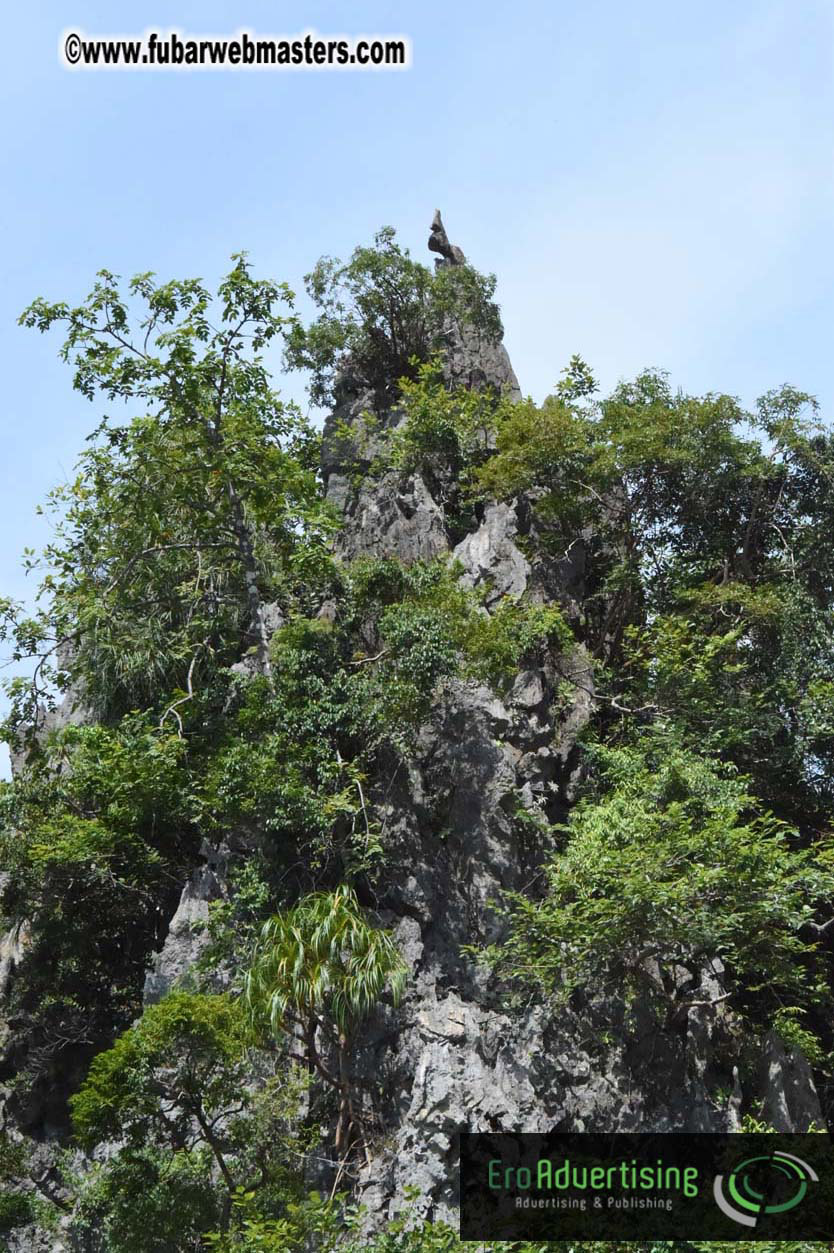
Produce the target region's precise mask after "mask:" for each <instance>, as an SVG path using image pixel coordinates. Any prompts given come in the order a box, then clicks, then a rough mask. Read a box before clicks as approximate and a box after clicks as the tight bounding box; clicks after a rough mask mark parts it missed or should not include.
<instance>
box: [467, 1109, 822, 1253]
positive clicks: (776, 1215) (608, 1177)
mask: <svg viewBox="0 0 834 1253" xmlns="http://www.w3.org/2000/svg"><path fill="white" fill-rule="evenodd" d="M460 1193H461V1221H460V1234H461V1238H462V1239H463V1240H501V1239H504V1240H528V1239H538V1240H542V1239H543V1240H564V1239H598V1238H603V1239H604V1238H612V1237H616V1238H617V1239H619V1240H631V1239H634V1240H639V1239H646V1238H648V1239H701V1240H733V1239H738V1240H748V1241H749V1240H779V1239H783V1240H797V1239H799V1240H813V1239H830V1238H834V1145H832V1141H831V1139H830V1137H829V1136H828V1135H827V1134H820V1135H781V1134H775V1133H774V1134H755V1135H747V1134H745V1135H742V1134H738V1135H699V1134H682V1133H681V1134H678V1133H675V1134H669V1135H636V1134H635V1135H625V1134H614V1135H588V1134H568V1133H561V1132H553V1133H551V1134H549V1135H526V1134H520V1133H519V1134H512V1133H504V1134H487V1133H484V1134H475V1133H462V1134H461V1136H460Z"/></svg>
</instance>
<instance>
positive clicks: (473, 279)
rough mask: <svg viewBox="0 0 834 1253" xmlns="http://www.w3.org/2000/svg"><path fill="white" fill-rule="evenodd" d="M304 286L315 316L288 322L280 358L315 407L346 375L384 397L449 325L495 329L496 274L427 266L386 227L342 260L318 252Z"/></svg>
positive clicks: (497, 321)
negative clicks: (301, 374) (302, 378)
mask: <svg viewBox="0 0 834 1253" xmlns="http://www.w3.org/2000/svg"><path fill="white" fill-rule="evenodd" d="M306 285H307V291H308V293H309V295H310V297H311V298H312V300H313V302H314V304H315V306H316V307H317V309H318V310H319V314H318V317H317V318H316V319H315V320H314V321H312V322H311V323H310V325H309V326H306V327H305V326H303V325H302V324H301V323H300V322H296V323H294V325H293V327H292V329H291V331H290V333H289V335H288V337H287V350H286V357H287V361H288V364H289V365H290V366H292V367H303V368H306V369H308V370H310V372H311V389H310V394H311V397H312V399H313V401H314V402H316V403H317V404H329V403H331V402H332V401H333V400H334V398H335V393H334V386H335V384H336V382H337V380H341V381H342V382H344V381H345V380H346V379H347V378H348V377H350V378H351V379H352V380H353V381H354V384H355V385H358V386H359V387H360V388H362V387H364V388H370V389H371V390H373V391H374V392H377V393H379V394H380V395H379V399H380V400H382V399H383V398H384V396H385V395H386V394H387V395H388V396H389V397H390V395H391V393H392V389H393V387H394V385H395V384H396V383H397V381H398V380H399V379H400V378H402V377H411V376H412V375H413V374H414V373H415V370H416V369H417V367H418V366H419V363H420V362H424V361H426V360H427V359H428V357H429V356H430V355H431V354H432V352H433V351H435V350H437V349H438V348H439V347H441V346H442V345H443V344H444V343H445V342H447V341H448V337H449V334H450V331H451V329H452V328H453V327H460V326H461V325H467V326H473V327H477V328H478V329H479V330H480V331H482V332H483V333H484V334H486V335H489V336H492V337H497V336H499V335H500V334H501V320H500V317H499V314H498V308H497V306H496V304H495V303H494V301H493V295H494V293H495V278H494V277H492V276H490V277H489V278H486V277H484V276H483V275H481V274H479V273H478V272H477V270H474V269H472V267H471V266H469V265H459V266H451V267H447V266H443V267H440V268H439V269H437V270H430V269H429V268H428V266H425V265H421V264H420V262H419V261H414V260H413V259H412V257H411V256H410V255H409V252H408V249H403V248H401V247H400V245H399V244H398V243H397V242H396V235H395V231H394V230H393V229H392V228H391V227H390V226H386V227H384V228H383V229H382V230H381V231H378V232H377V234H376V236H375V238H374V242H373V245H372V246H370V247H361V248H357V249H355V251H354V253H353V255H352V256H351V259H350V261H348V262H347V263H346V264H342V263H341V262H340V261H338V260H334V258H332V257H322V258H321V260H320V261H319V262H318V264H317V265H316V267H315V269H314V270H313V271H312V272H311V273H310V274H308V275H307V278H306Z"/></svg>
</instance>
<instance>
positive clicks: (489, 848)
mask: <svg viewBox="0 0 834 1253" xmlns="http://www.w3.org/2000/svg"><path fill="white" fill-rule="evenodd" d="M430 247H431V248H432V250H433V251H436V252H438V253H439V254H440V257H441V260H440V261H439V262H438V264H441V265H459V264H462V263H463V261H464V257H463V254H462V252H461V250H460V249H457V248H454V247H453V246H452V245H451V244H450V243H449V241H448V237H447V236H446V232H445V230H444V229H443V224H442V221H441V220H440V217H439V214H438V215H436V216H435V220H434V222H433V224H432V236H431V241H430ZM447 372H448V377H449V378H450V379H452V380H454V381H455V382H457V383H458V384H461V383H462V384H463V385H466V386H471V385H473V380H477V382H476V383H475V385H484V383H485V382H487V383H489V382H492V383H493V385H496V386H505V387H507V388H508V390H509V391H510V393H511V394H513V395H520V392H519V390H518V384H517V381H516V379H515V375H514V373H513V372H512V367H511V365H510V364H509V360H508V359H506V354H505V353H504V350H503V346H501V345H494V344H493V345H487V346H485V345H483V344H479V343H477V342H476V341H475V340H474V339H472V338H467V337H466V336H463V337H460V338H459V339H458V340H457V341H454V340H453V342H452V345H451V347H450V352H449V357H448V361H447ZM346 416H347V417H348V419H349V417H350V415H349V413H347V411H344V410H343V411H342V413H341V414H340V420H341V423H342V424H343V423H344V420H345V417H346ZM354 420H355V421H356V425H357V429H356V431H355V433H354V446H353V448H352V449H351V450H350V452H351V455H352V457H353V473H354V476H357V470H358V479H355V481H354V482H353V483H351V482H350V479H349V472H348V471H347V470H346V469H345V466H346V465H347V463H348V461H349V460H350V457H349V456H345V443H344V441H345V428H344V425H340V426H339V431H340V433H341V434H340V438H341V440H342V445H341V451H339V449H338V448H337V447H336V445H335V442H334V441H332V440H331V442H330V443H329V445H328V452H327V453H326V454H325V475H326V476H329V477H328V478H327V482H328V495H329V497H330V498H331V499H332V500H333V501H334V503H336V504H337V505H338V506H339V508H340V510H341V512H342V513H343V516H344V526H343V531H342V534H341V536H340V538H339V541H338V543H339V552H340V553H342V554H343V555H346V556H353V555H358V554H359V553H373V554H375V555H382V554H389V555H393V556H397V557H399V558H400V559H402V560H404V561H410V560H414V559H415V558H416V557H419V556H426V555H438V554H440V553H442V552H444V551H446V550H447V548H448V541H446V530H445V527H444V519H443V510H442V506H441V504H440V503H439V502H438V501H437V500H436V499H434V498H433V496H432V494H431V492H430V491H429V489H428V487H427V486H426V484H425V483H419V484H418V483H417V482H416V481H412V482H410V483H409V485H408V487H407V489H406V491H405V493H403V491H402V489H401V487H400V486H399V484H398V483H397V482H396V481H395V479H394V478H386V477H383V478H381V479H376V480H372V479H371V478H368V479H364V478H363V477H362V470H363V468H365V467H367V466H368V465H370V464H371V461H372V458H373V456H374V455H375V451H374V450H375V449H376V450H377V451H378V449H379V444H378V443H377V442H376V441H377V440H378V439H380V438H381V439H384V438H385V432H386V430H390V429H391V427H392V426H396V422H397V417H396V415H393V416H391V415H389V418H388V419H387V420H386V419H384V420H383V423H382V425H381V427H380V428H379V429H378V430H377V431H376V432H375V434H374V435H373V437H372V438H371V439H370V440H369V439H368V437H367V432H365V431H363V429H362V421H361V417H360V416H359V413H358V403H357V402H355V405H354ZM386 422H387V425H386ZM349 425H350V421H348V426H349ZM333 429H334V431H335V429H336V423H335V422H334V424H333ZM363 440H364V444H363ZM326 442H327V441H326ZM348 442H350V435H349V434H348ZM357 445H361V446H362V447H363V449H364V451H363V454H362V456H361V457H359V458H357V456H356V448H357ZM526 508H527V510H528V514H527V516H526V518H524V523H525V528H526V529H529V528H531V527H532V528H533V529H535V527H536V525H537V520H536V518H535V502H534V501H533V502H527V504H526ZM531 510H532V513H531ZM520 513H521V507H520V506H519V505H518V503H516V502H514V503H512V504H507V503H501V504H492V505H490V506H488V507H487V508H486V510H485V512H484V515H483V518H482V519H481V521H480V523H478V524H476V525H473V527H472V529H471V530H470V531H469V533H468V534H467V535H466V536H465V537H464V538H463V539H462V540H461V541H460V542H459V543H458V544H457V545H456V546H455V547H454V549H453V550H452V552H451V557H452V558H454V559H455V560H456V561H458V562H459V563H460V566H461V568H462V574H461V580H462V582H463V583H464V585H466V586H468V587H471V588H485V589H487V594H486V597H485V603H486V606H487V609H489V607H490V606H493V605H495V604H496V603H497V602H498V601H500V599H501V598H502V597H504V596H510V597H514V598H517V597H520V596H522V595H526V596H527V597H528V598H529V599H531V600H533V601H534V602H538V603H542V602H545V603H546V602H555V603H559V604H561V605H562V606H563V607H565V608H566V609H567V610H568V611H569V612H570V611H571V610H574V611H575V610H576V605H577V602H578V600H579V599H580V598H581V596H582V594H583V587H584V580H585V577H586V565H587V552H588V544H589V542H591V540H592V537H589V536H585V535H579V536H576V537H574V538H572V539H571V540H570V541H569V542H568V543H566V547H565V552H564V553H563V554H561V555H559V553H558V548H557V549H556V551H555V555H554V556H552V557H550V558H547V559H544V558H542V557H537V558H536V559H535V561H534V562H532V563H531V561H530V560H529V559H528V558H527V557H526V556H525V554H524V552H523V551H522V544H521V540H520V532H521V530H522V520H521V517H520ZM593 702H594V688H593V669H592V666H591V663H590V660H589V658H588V657H587V656H586V654H585V653H584V650H583V649H582V648H581V647H577V648H576V649H575V650H574V651H573V653H572V654H571V655H569V656H566V657H560V658H551V659H550V660H549V661H548V662H547V663H546V664H544V665H541V666H539V667H534V668H531V669H528V670H525V671H523V672H522V673H520V674H519V675H518V676H517V677H516V679H515V682H514V683H513V685H512V688H511V690H509V691H508V692H505V693H503V694H502V695H501V696H499V695H497V694H496V693H495V692H493V691H491V690H490V689H489V688H487V687H485V686H483V685H481V684H477V683H471V682H470V683H462V682H457V681H455V682H450V683H448V684H447V685H446V687H445V688H444V690H443V691H442V692H439V693H438V694H437V697H436V702H435V707H434V711H433V714H432V717H431V719H430V720H429V722H428V723H427V724H426V725H425V726H424V727H423V728H422V730H421V732H420V735H419V739H418V743H417V746H416V750H415V752H414V753H413V754H412V755H411V757H410V758H409V760H408V761H407V762H392V763H391V770H390V772H389V774H390V777H389V779H388V780H387V781H386V782H385V785H384V786H383V785H382V783H381V784H380V789H379V795H378V796H377V797H376V798H375V799H376V800H377V803H378V805H379V808H380V811H381V816H382V819H383V825H384V830H385V842H386V848H387V850H388V853H387V856H388V861H389V864H388V868H387V870H386V875H385V882H386V886H385V889H384V896H383V899H382V900H381V902H380V905H381V906H383V907H384V910H383V918H384V919H385V921H386V922H387V924H388V925H390V926H392V927H394V928H395V931H396V935H397V938H398V941H399V944H400V947H401V949H402V952H403V954H404V956H405V957H406V959H407V962H408V964H409V966H410V968H411V980H410V985H409V994H408V999H407V1003H406V1005H405V1007H404V1009H401V1010H400V1011H399V1012H398V1013H396V1014H394V1013H393V1012H391V1011H390V1010H389V1011H385V1012H381V1013H380V1015H379V1018H378V1021H377V1023H376V1025H375V1027H372V1028H371V1029H370V1030H369V1032H368V1033H367V1034H366V1036H365V1038H364V1040H363V1044H362V1047H361V1048H360V1049H359V1051H358V1053H357V1056H356V1058H355V1068H356V1073H357V1076H358V1077H359V1078H360V1080H363V1079H364V1080H365V1081H366V1082H367V1084H368V1088H367V1092H368V1093H369V1092H370V1091H371V1089H372V1087H373V1086H376V1087H377V1091H378V1095H377V1102H376V1103H374V1101H373V1100H372V1098H371V1097H370V1095H368V1096H367V1098H366V1099H367V1101H368V1102H369V1106H368V1108H367V1109H366V1115H367V1117H368V1119H369V1122H370V1124H371V1125H373V1126H376V1127H377V1128H380V1129H382V1130H383V1131H384V1132H385V1133H386V1138H385V1140H384V1143H385V1144H386V1148H385V1149H381V1150H378V1151H377V1152H376V1155H373V1154H374V1150H373V1148H372V1150H371V1152H372V1159H371V1161H370V1163H369V1164H368V1165H367V1166H366V1167H365V1168H364V1169H363V1170H362V1172H361V1176H360V1180H359V1188H358V1191H359V1199H360V1201H361V1202H362V1203H363V1204H365V1205H366V1206H367V1207H368V1212H369V1214H370V1215H371V1216H372V1217H371V1219H370V1224H371V1226H376V1225H380V1224H381V1223H383V1222H384V1221H385V1218H386V1217H387V1216H388V1215H389V1214H392V1213H394V1212H396V1211H397V1209H398V1208H399V1206H400V1205H401V1203H402V1197H403V1190H404V1188H405V1187H406V1186H407V1185H416V1187H417V1188H418V1190H419V1194H420V1198H421V1199H420V1202H419V1204H420V1205H421V1206H422V1209H423V1212H424V1213H425V1214H426V1216H428V1217H432V1218H435V1219H438V1218H445V1219H447V1220H449V1221H451V1222H452V1223H454V1222H455V1220H456V1214H455V1196H454V1179H455V1164H456V1163H455V1160H454V1137H455V1134H456V1133H457V1132H459V1131H461V1130H496V1129H501V1128H509V1129H516V1130H527V1131H544V1130H548V1129H551V1128H564V1129H566V1130H577V1131H581V1130H611V1131H614V1130H654V1131H671V1130H692V1131H709V1130H712V1131H723V1130H731V1129H737V1127H738V1125H739V1107H740V1105H741V1100H742V1093H741V1089H740V1084H739V1079H738V1072H737V1071H735V1073H734V1076H733V1091H732V1093H731V1095H730V1097H729V1099H727V1097H726V1096H725V1095H722V1096H719V1095H717V1091H716V1090H717V1088H718V1086H719V1085H718V1084H717V1083H716V1078H715V1058H714V1052H715V1047H714V1046H715V1040H716V1035H717V1033H718V1031H719V1027H721V1025H722V1023H723V1022H724V1020H725V1019H726V1016H727V1013H728V1011H727V1010H726V1007H725V1004H724V1001H723V1000H722V999H721V997H722V984H721V970H720V963H716V965H715V967H714V968H713V969H712V970H710V971H705V972H704V974H703V978H702V981H701V989H700V994H699V1000H701V1001H702V1003H701V1004H699V1005H697V1006H695V1007H693V1008H692V1009H691V1010H690V1011H689V1013H688V1016H687V1018H686V1020H685V1021H684V1022H679V1023H675V1024H673V1025H671V1026H670V1025H668V1024H666V1025H664V1024H661V1023H658V1021H657V1019H656V1017H655V1015H654V1013H653V1011H652V1010H651V1009H650V1007H649V1006H648V1005H647V1004H645V1005H644V1004H641V1003H638V1004H636V1005H632V1007H631V1009H630V1011H629V1012H628V1016H627V1013H626V1009H625V1007H624V1005H623V1004H622V1003H621V1002H620V1001H619V1000H617V999H608V1000H605V999H601V998H600V997H599V996H598V995H596V996H595V993H594V990H593V989H586V990H585V1004H584V1006H583V1005H577V1006H573V1005H572V1007H571V1008H567V1007H564V1006H563V1007H562V1008H560V1009H559V1010H554V1009H551V1010H549V1009H547V1008H545V1007H537V1008H536V1009H534V1010H530V1009H522V1008H513V1007H512V1006H511V1005H506V1004H502V1003H501V1002H500V999H497V998H498V992H497V990H496V988H494V987H493V986H492V984H491V982H490V980H489V978H488V977H487V975H486V974H485V973H484V972H483V971H482V970H481V969H479V968H478V967H477V966H476V965H475V964H473V962H472V961H471V960H470V959H467V958H464V957H463V956H462V954H461V946H462V945H466V944H470V945H471V944H476V945H477V944H482V943H489V942H492V941H494V940H495V939H496V938H498V937H499V936H500V934H501V929H502V926H503V923H502V921H501V918H500V916H499V915H498V914H496V912H495V908H494V906H495V902H496V899H497V898H499V897H500V895H501V893H502V892H503V891H505V890H506V889H514V888H515V889H518V888H522V887H524V888H526V889H529V886H530V885H531V884H532V883H534V882H535V879H536V875H537V872H538V870H539V867H540V865H541V861H542V858H543V857H544V856H545V855H546V853H547V851H548V847H547V839H548V837H547V836H546V835H543V834H542V830H543V829H544V830H545V831H546V830H547V824H549V823H553V822H558V821H561V820H564V818H565V817H566V815H567V812H568V809H569V806H570V804H571V803H572V801H573V800H574V799H575V793H576V786H577V782H578V780H579V778H580V776H581V769H582V766H581V757H580V754H579V752H578V750H577V747H576V745H577V737H578V736H579V735H580V733H581V731H582V730H583V728H584V727H585V726H586V724H587V722H588V720H589V718H590V716H591V713H592V710H593ZM541 820H544V824H545V825H544V828H543V827H542V821H541ZM764 1068H765V1072H766V1074H765V1075H764V1077H763V1080H762V1089H761V1090H762V1091H763V1092H764V1091H766V1092H767V1093H768V1096H767V1100H768V1102H769V1108H772V1109H773V1111H774V1114H775V1115H776V1116H778V1118H779V1120H780V1122H779V1123H778V1124H777V1125H780V1126H785V1127H786V1128H787V1127H794V1128H798V1127H804V1126H807V1125H808V1124H809V1121H810V1120H811V1119H812V1118H814V1117H818V1116H819V1115H818V1110H819V1104H818V1101H817V1100H816V1093H815V1091H814V1088H813V1082H812V1078H811V1074H810V1068H809V1067H808V1066H807V1062H804V1059H802V1058H801V1057H797V1056H796V1055H791V1056H789V1055H787V1054H786V1053H785V1050H784V1049H781V1051H780V1046H779V1042H778V1040H774V1041H773V1042H772V1044H771V1046H770V1049H769V1052H768V1055H767V1058H766V1059H765V1062H764ZM746 1095H747V1096H748V1097H750V1096H751V1095H752V1094H751V1093H747V1094H746ZM815 1111H816V1112H815Z"/></svg>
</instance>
